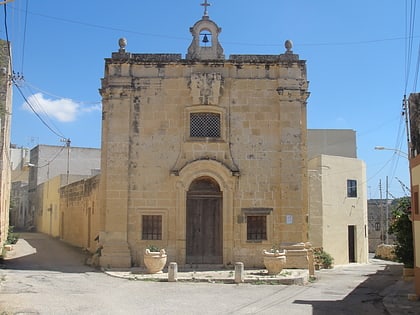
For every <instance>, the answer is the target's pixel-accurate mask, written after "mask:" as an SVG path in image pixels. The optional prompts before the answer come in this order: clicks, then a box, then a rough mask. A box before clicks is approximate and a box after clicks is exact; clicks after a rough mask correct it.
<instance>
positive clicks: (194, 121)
mask: <svg viewBox="0 0 420 315" xmlns="http://www.w3.org/2000/svg"><path fill="white" fill-rule="evenodd" d="M190 137H199V138H220V114H217V113H190Z"/></svg>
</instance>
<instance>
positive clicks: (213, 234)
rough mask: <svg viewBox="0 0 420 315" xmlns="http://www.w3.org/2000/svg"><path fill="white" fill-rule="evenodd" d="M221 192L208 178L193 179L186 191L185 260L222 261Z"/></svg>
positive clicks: (196, 262) (198, 262)
mask: <svg viewBox="0 0 420 315" xmlns="http://www.w3.org/2000/svg"><path fill="white" fill-rule="evenodd" d="M221 200H222V198H221V192H220V189H219V186H218V185H217V183H215V182H214V181H213V180H211V179H209V178H204V179H203V178H202V179H199V180H197V181H195V182H194V183H193V184H192V185H191V187H190V191H189V192H188V194H187V222H186V223H187V226H186V228H187V231H186V232H187V240H186V243H187V244H186V256H187V257H186V262H187V263H189V264H221V263H222V262H223V257H222V216H221V212H222V211H221Z"/></svg>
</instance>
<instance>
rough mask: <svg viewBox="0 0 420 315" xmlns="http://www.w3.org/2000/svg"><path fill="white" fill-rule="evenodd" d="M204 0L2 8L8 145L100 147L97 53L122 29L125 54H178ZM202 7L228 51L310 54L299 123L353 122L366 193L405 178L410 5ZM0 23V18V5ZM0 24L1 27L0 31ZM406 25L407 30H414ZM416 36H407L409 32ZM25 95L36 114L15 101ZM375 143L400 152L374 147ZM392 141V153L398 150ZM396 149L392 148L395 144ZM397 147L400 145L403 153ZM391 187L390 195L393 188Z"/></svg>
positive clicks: (326, 2) (233, 0)
mask: <svg viewBox="0 0 420 315" xmlns="http://www.w3.org/2000/svg"><path fill="white" fill-rule="evenodd" d="M202 2H203V1H202V0H183V1H169V0H154V1H138V0H137V1H127V0H120V1H118V2H115V1H99V0H90V1H82V0H73V1H53V0H42V1H30V0H15V1H14V2H12V3H10V4H8V5H7V7H6V16H7V30H8V32H7V33H8V38H9V40H10V41H11V42H12V50H13V68H14V71H15V72H16V73H19V74H20V75H23V77H24V79H23V80H20V81H19V82H20V84H19V88H20V91H19V90H18V89H17V88H15V89H14V101H13V113H12V143H14V144H16V145H18V146H25V147H30V148H32V147H34V146H35V145H37V144H51V145H62V144H63V143H62V142H60V139H61V137H64V138H70V139H71V144H72V146H78V147H100V137H101V104H100V100H101V98H100V95H99V92H98V89H99V88H100V85H101V81H100V80H101V78H102V77H103V71H104V58H107V57H110V56H111V53H112V52H115V51H117V50H118V48H119V47H118V39H119V38H120V37H126V38H127V41H128V45H127V51H129V52H133V53H165V52H168V53H182V54H184V55H185V53H186V51H187V48H188V46H189V44H190V42H191V34H190V32H189V28H190V27H191V26H193V25H194V23H195V22H196V21H197V20H199V19H201V16H202V15H203V7H201V6H200V3H202ZM209 2H210V3H211V7H210V8H209V16H210V18H211V19H212V20H213V21H215V22H216V23H217V24H218V25H219V26H220V27H222V33H221V35H220V37H219V40H220V42H221V44H222V46H223V48H224V52H225V55H226V56H229V55H230V54H280V53H283V52H284V50H285V49H284V41H285V40H287V39H290V40H292V41H293V43H294V46H293V51H294V53H296V54H299V55H300V58H301V59H304V60H306V61H307V71H308V80H309V81H310V85H309V90H310V92H311V96H310V98H309V99H308V128H325V129H353V130H355V131H356V134H357V146H358V148H357V153H358V157H359V158H360V159H362V160H364V161H365V162H366V164H367V179H368V182H367V186H368V198H379V197H380V193H379V180H382V187H383V198H385V179H386V177H387V176H388V178H389V192H390V194H391V195H392V196H395V197H400V196H404V195H406V192H405V191H404V189H403V188H402V187H403V185H401V184H400V181H401V182H402V183H403V184H404V185H407V186H409V176H408V164H407V159H406V158H405V157H404V153H405V152H407V149H406V148H407V145H406V131H405V123H404V116H402V115H401V112H402V100H403V96H404V94H407V96H408V95H409V94H410V93H412V92H415V91H416V89H417V86H416V81H417V80H416V65H417V55H418V47H419V38H418V36H417V35H416V34H418V32H417V28H416V27H417V26H418V22H417V20H416V19H415V16H414V15H412V13H411V12H413V11H412V10H410V9H411V8H413V7H412V6H413V5H412V3H415V1H408V0H406V1H395V0H369V1H366V0H353V1H337V0H323V1H313V0H294V1H279V0H260V1H244V0H229V1H226V0H225V1H221V0H210V1H209ZM1 9H2V11H3V12H0V14H1V15H2V19H1V20H2V21H4V10H3V9H4V8H1ZM5 29H6V26H5V25H4V23H2V24H0V37H1V38H2V39H6V31H5ZM412 30H413V31H412ZM410 35H413V36H410ZM21 92H22V93H23V94H24V95H25V97H26V98H27V99H29V100H30V102H31V103H32V104H33V105H34V107H35V109H36V111H37V113H38V115H39V116H40V117H42V119H43V120H44V122H45V124H47V125H48V126H49V127H50V128H51V129H53V130H54V132H52V131H51V130H50V128H47V127H46V126H45V124H44V123H43V122H41V120H40V119H39V118H38V117H37V115H35V114H34V113H33V111H31V110H29V109H28V108H27V106H25V105H24V103H25V102H24V100H23V98H22V96H21V94H20V93H21ZM375 146H384V147H387V148H392V149H397V151H392V150H387V151H377V150H374V147H375ZM398 150H399V151H398ZM396 152H397V153H396ZM401 152H402V153H401ZM391 195H390V196H391Z"/></svg>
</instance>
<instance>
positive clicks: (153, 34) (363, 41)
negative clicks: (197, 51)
mask: <svg viewBox="0 0 420 315" xmlns="http://www.w3.org/2000/svg"><path fill="white" fill-rule="evenodd" d="M14 10H16V11H22V9H18V8H14ZM28 13H29V14H31V15H35V16H40V17H43V18H47V19H50V20H56V21H60V22H65V23H70V24H77V25H83V26H86V27H91V28H97V29H103V30H109V31H118V32H124V33H128V34H135V35H141V36H148V37H158V38H166V39H173V40H182V41H190V40H191V38H189V37H188V38H187V37H180V36H171V35H164V34H157V33H145V32H138V31H133V30H132V29H124V28H117V27H111V26H105V25H100V24H94V23H88V22H83V21H78V20H73V19H67V18H62V17H56V16H51V15H47V14H43V13H38V12H33V11H26V13H25V14H28ZM412 37H413V36H412ZM404 39H407V36H405V37H403V36H400V37H391V38H380V39H371V40H360V41H351V42H324V43H298V42H295V43H294V45H295V46H296V47H297V46H313V47H317V46H351V45H365V44H372V43H378V42H387V41H397V40H398V41H399V40H404ZM223 44H225V45H237V46H254V47H276V46H283V44H281V43H280V44H279V43H246V42H229V41H224V42H223Z"/></svg>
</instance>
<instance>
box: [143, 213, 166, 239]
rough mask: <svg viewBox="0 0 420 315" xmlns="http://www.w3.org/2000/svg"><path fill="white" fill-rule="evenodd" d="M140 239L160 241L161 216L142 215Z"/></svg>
mask: <svg viewBox="0 0 420 315" xmlns="http://www.w3.org/2000/svg"><path fill="white" fill-rule="evenodd" d="M142 218H143V220H142V221H143V222H142V237H141V238H142V239H143V240H161V239H162V216H161V215H143V216H142Z"/></svg>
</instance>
